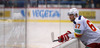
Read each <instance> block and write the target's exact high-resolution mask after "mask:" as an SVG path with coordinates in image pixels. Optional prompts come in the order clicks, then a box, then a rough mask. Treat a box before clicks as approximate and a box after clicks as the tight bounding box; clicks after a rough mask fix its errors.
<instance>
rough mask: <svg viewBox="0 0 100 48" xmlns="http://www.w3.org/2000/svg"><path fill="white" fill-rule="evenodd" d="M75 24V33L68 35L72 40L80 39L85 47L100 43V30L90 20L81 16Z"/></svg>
mask: <svg viewBox="0 0 100 48" xmlns="http://www.w3.org/2000/svg"><path fill="white" fill-rule="evenodd" d="M73 23H74V30H75V32H74V33H72V34H69V35H68V36H69V37H70V38H79V39H80V40H81V41H82V42H83V44H84V45H88V44H91V43H100V30H99V28H97V27H96V26H95V25H93V24H92V23H91V22H90V21H89V20H88V19H86V18H84V17H83V16H79V17H77V18H76V19H75V20H74V22H73Z"/></svg>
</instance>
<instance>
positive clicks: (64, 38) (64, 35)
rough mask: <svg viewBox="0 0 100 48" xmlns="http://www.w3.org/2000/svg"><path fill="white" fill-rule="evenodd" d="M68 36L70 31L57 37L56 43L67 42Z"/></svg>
mask: <svg viewBox="0 0 100 48" xmlns="http://www.w3.org/2000/svg"><path fill="white" fill-rule="evenodd" d="M68 34H71V32H70V31H67V32H66V33H65V34H63V35H61V36H59V37H58V42H66V41H68V40H69V36H68Z"/></svg>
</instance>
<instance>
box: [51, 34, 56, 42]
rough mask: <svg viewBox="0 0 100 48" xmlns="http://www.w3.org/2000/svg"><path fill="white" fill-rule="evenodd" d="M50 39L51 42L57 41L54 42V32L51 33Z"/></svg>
mask: <svg viewBox="0 0 100 48" xmlns="http://www.w3.org/2000/svg"><path fill="white" fill-rule="evenodd" d="M51 39H52V42H56V41H58V39H57V40H54V32H51Z"/></svg>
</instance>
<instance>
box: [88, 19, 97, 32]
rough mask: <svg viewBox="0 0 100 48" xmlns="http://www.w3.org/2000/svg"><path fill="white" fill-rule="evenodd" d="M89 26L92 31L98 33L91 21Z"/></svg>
mask: <svg viewBox="0 0 100 48" xmlns="http://www.w3.org/2000/svg"><path fill="white" fill-rule="evenodd" d="M87 24H88V26H89V27H90V28H91V29H92V31H96V30H97V29H96V28H95V26H94V25H93V24H92V23H91V22H90V21H89V20H87Z"/></svg>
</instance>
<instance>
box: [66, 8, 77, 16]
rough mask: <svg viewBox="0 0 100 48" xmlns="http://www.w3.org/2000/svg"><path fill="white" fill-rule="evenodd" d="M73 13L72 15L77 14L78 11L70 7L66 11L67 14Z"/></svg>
mask: <svg viewBox="0 0 100 48" xmlns="http://www.w3.org/2000/svg"><path fill="white" fill-rule="evenodd" d="M70 14H73V15H74V16H75V15H76V14H77V15H79V11H78V10H77V9H76V8H71V9H70V10H69V12H68V15H70Z"/></svg>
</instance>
